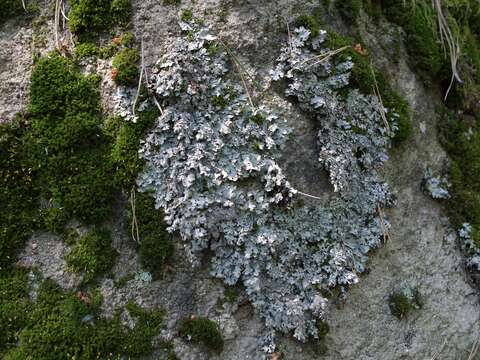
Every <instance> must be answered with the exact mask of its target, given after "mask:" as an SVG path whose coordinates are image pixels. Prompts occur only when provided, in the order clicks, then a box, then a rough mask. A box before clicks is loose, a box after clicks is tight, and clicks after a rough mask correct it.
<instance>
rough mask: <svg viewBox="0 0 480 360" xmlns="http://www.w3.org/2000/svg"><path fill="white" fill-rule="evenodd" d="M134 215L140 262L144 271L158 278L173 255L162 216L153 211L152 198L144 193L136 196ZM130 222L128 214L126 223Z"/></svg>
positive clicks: (153, 202)
mask: <svg viewBox="0 0 480 360" xmlns="http://www.w3.org/2000/svg"><path fill="white" fill-rule="evenodd" d="M135 213H136V218H137V224H138V230H139V237H140V244H139V248H138V253H139V256H140V262H141V264H142V266H143V267H144V268H145V269H146V270H148V271H149V272H151V273H152V274H153V275H157V276H158V275H159V274H160V272H161V271H162V269H163V267H164V265H165V264H166V263H167V262H168V261H169V260H170V259H171V257H172V255H173V243H172V238H171V235H170V234H169V233H168V232H167V230H166V227H167V226H166V224H165V222H164V220H163V218H164V215H163V213H162V212H161V211H159V210H156V209H155V201H154V199H153V197H152V196H151V195H150V194H145V193H137V194H136V202H135ZM132 221H133V218H132V213H131V212H130V214H129V222H128V223H129V224H131V223H132ZM129 231H131V229H129Z"/></svg>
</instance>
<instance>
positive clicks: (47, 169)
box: [25, 54, 115, 223]
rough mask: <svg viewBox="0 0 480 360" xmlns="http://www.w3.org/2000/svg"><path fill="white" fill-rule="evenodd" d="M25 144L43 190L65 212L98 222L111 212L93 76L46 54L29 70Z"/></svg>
mask: <svg viewBox="0 0 480 360" xmlns="http://www.w3.org/2000/svg"><path fill="white" fill-rule="evenodd" d="M28 117H29V119H30V121H31V128H30V129H29V131H28V133H27V134H26V141H25V147H26V151H27V154H28V157H29V161H30V164H31V167H32V168H33V169H35V170H36V172H37V175H38V179H37V181H38V183H39V185H40V186H41V189H42V196H43V197H44V198H46V199H49V200H50V201H51V202H52V203H53V204H56V207H59V208H63V209H64V211H65V212H66V214H67V217H68V218H69V217H75V218H78V219H79V220H81V221H85V222H87V223H97V222H100V221H102V220H103V219H105V217H106V216H107V215H108V214H109V213H110V210H111V207H112V204H113V199H114V193H115V186H114V183H113V180H112V167H111V164H110V161H109V158H108V154H109V143H108V141H107V138H106V137H105V136H104V134H103V132H102V130H101V127H100V126H101V124H102V115H101V107H100V94H99V91H98V79H97V78H96V77H85V76H83V75H82V74H81V73H80V71H79V70H78V69H76V68H75V66H74V65H73V64H72V63H71V62H70V61H69V60H67V59H64V58H62V57H61V56H60V55H58V54H50V55H49V56H47V57H45V58H42V59H40V60H39V61H38V63H37V64H36V66H35V69H34V71H33V74H32V79H31V86H30V104H29V107H28Z"/></svg>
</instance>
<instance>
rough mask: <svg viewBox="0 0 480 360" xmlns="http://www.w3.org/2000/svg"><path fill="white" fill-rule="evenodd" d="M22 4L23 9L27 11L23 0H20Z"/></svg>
mask: <svg viewBox="0 0 480 360" xmlns="http://www.w3.org/2000/svg"><path fill="white" fill-rule="evenodd" d="M22 6H23V10H25V12H28V11H27V6H26V5H25V0H22Z"/></svg>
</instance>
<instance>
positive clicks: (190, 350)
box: [0, 0, 480, 360]
mask: <svg viewBox="0 0 480 360" xmlns="http://www.w3.org/2000/svg"><path fill="white" fill-rule="evenodd" d="M133 3H134V28H135V33H136V35H137V37H138V38H139V39H142V40H143V42H144V49H145V59H146V65H147V68H148V67H149V66H151V65H152V64H153V63H154V62H155V61H156V59H157V58H158V57H159V55H160V54H161V51H162V49H163V48H164V47H165V46H168V44H164V42H163V39H164V38H165V36H166V35H167V34H168V33H173V34H175V33H178V32H179V29H178V26H177V24H176V22H177V19H178V16H179V14H180V13H181V11H182V9H193V13H194V14H196V15H197V16H200V17H202V18H204V19H205V21H206V22H207V23H209V24H212V27H213V28H214V29H218V33H219V35H220V36H221V37H222V39H224V40H225V41H226V42H227V43H228V44H230V46H232V48H233V49H234V51H235V53H236V54H238V56H239V57H240V58H241V61H242V62H244V63H245V64H246V66H247V67H248V68H249V69H255V71H258V72H260V73H261V72H262V71H264V70H265V69H267V68H270V67H271V65H272V64H273V62H274V59H275V57H276V56H277V54H278V51H279V48H280V47H281V44H282V41H281V39H282V38H283V36H284V31H285V28H286V20H285V19H288V20H289V21H291V20H292V19H294V18H295V17H296V16H297V15H299V14H301V13H303V12H309V11H311V10H312V7H313V5H314V4H315V3H317V2H316V1H307V0H305V1H300V0H297V1H293V0H278V1H261V0H243V1H224V0H205V1H185V0H184V1H182V5H181V6H180V7H175V6H163V5H162V4H161V1H158V0H135V1H133ZM361 24H362V26H361V31H362V35H363V37H364V39H365V41H366V43H367V49H369V51H370V52H371V53H374V54H375V57H374V60H375V62H376V65H377V66H378V67H380V68H381V69H382V70H384V71H386V72H387V73H389V74H390V75H391V76H392V79H393V82H394V84H395V86H396V88H397V89H398V90H399V91H400V92H401V93H403V94H404V95H405V96H406V98H407V100H408V101H409V103H410V105H411V108H412V115H413V116H412V118H413V127H414V131H413V136H412V137H411V139H410V140H408V142H407V143H406V144H404V145H403V146H402V147H400V148H396V149H393V150H392V152H391V159H390V160H389V161H388V162H387V166H386V171H385V173H384V177H385V179H386V180H388V181H389V183H390V184H391V187H392V190H393V191H394V192H395V193H396V194H397V198H398V203H397V206H396V207H395V208H393V209H390V210H389V211H388V212H387V214H386V215H387V216H388V217H389V219H390V222H391V224H392V229H391V240H390V241H389V242H387V243H386V244H385V245H384V246H383V247H382V248H381V249H379V250H378V251H377V252H376V253H375V254H372V256H371V262H370V265H369V269H370V271H369V272H368V274H365V275H364V276H363V277H362V279H361V281H360V283H359V284H358V285H356V286H354V287H353V288H351V289H350V290H349V291H348V293H347V296H346V297H345V300H343V301H334V302H332V303H331V304H330V312H329V316H328V319H327V320H328V323H329V325H330V333H329V334H328V336H327V337H326V339H325V345H326V347H327V349H328V350H327V352H326V354H325V355H324V357H320V356H319V355H316V354H315V349H314V346H313V345H312V344H307V345H303V344H300V343H298V342H295V341H293V340H292V339H290V338H288V337H283V338H282V339H281V340H280V344H279V350H280V351H281V352H282V354H283V358H285V359H298V360H310V359H317V358H325V359H332V360H333V359H335V360H337V359H345V360H350V359H351V360H367V359H368V360H373V359H382V360H383V359H385V360H389V359H431V358H437V359H452V360H453V359H465V360H466V359H467V358H468V354H469V352H470V349H471V347H472V346H473V344H474V342H475V341H476V340H477V339H479V338H480V306H479V294H478V291H477V290H476V289H474V288H473V287H472V286H471V285H470V283H469V280H468V278H467V275H466V272H465V270H464V266H463V264H464V259H463V257H462V253H461V251H460V249H459V246H458V244H457V239H456V236H455V234H454V232H453V231H452V230H451V229H450V227H449V224H448V220H447V219H446V217H445V215H444V213H443V210H442V207H441V204H439V203H438V202H435V201H433V200H431V199H429V198H427V197H426V196H425V195H424V194H423V193H422V191H421V188H420V182H421V179H422V177H423V174H424V171H425V168H426V167H430V168H432V169H433V170H434V171H439V170H441V168H442V166H443V165H444V163H445V161H446V155H445V153H444V152H443V150H442V149H441V147H440V145H439V143H438V140H437V133H436V122H437V117H436V114H435V105H436V103H438V102H439V101H440V100H441V95H440V94H437V93H432V92H430V91H428V90H426V89H425V88H424V87H423V85H422V84H421V82H420V81H419V80H418V79H417V78H416V76H415V74H414V72H413V71H412V70H411V69H410V68H409V66H408V64H407V61H406V58H407V57H406V53H405V51H404V49H401V56H400V59H399V61H398V62H394V61H393V60H390V59H392V58H393V57H392V54H391V53H390V51H391V50H390V49H391V46H389V44H390V43H391V41H392V38H391V36H390V35H389V33H390V32H391V31H389V29H391V27H392V26H391V25H389V24H382V27H380V28H376V27H374V26H371V25H369V23H368V20H366V19H362V22H361ZM329 25H330V26H331V27H333V28H334V29H335V30H337V31H340V32H348V28H347V27H346V26H344V25H343V24H341V23H340V22H338V20H335V19H332V21H331V24H329ZM33 32H34V30H33V27H32V24H24V23H20V24H18V23H8V24H6V25H4V26H2V27H1V28H0V121H5V120H10V119H12V118H13V116H14V115H15V113H16V112H18V111H22V109H24V108H25V105H26V100H27V88H28V79H29V73H30V68H31V66H32V64H33V52H32V51H30V49H31V46H34V45H33V40H34V39H33ZM49 43H50V44H51V42H49V41H47V42H45V44H44V50H42V51H45V50H46V49H48V48H49V45H48V44H49ZM35 46H36V45H35ZM395 60H398V59H395ZM105 76H107V75H105ZM291 125H292V127H294V129H295V132H294V138H293V140H292V142H291V145H290V146H288V147H287V149H291V150H290V151H289V150H286V152H285V154H284V160H283V161H284V164H285V166H286V172H287V174H288V175H289V176H290V177H291V181H292V183H293V184H294V185H295V186H297V187H301V188H302V189H305V191H306V192H310V193H313V194H315V195H320V194H322V193H324V192H328V191H331V189H328V186H329V185H328V182H327V181H326V176H325V173H324V172H323V171H322V170H321V169H319V168H318V166H316V164H317V159H316V155H315V154H317V153H318V151H317V149H316V141H315V138H316V131H315V125H314V124H313V123H312V121H311V120H310V119H308V118H307V117H305V115H304V114H301V113H297V114H294V115H292V118H291ZM117 215H118V216H117V220H116V222H115V224H114V228H115V229H116V231H115V233H114V239H115V244H114V245H115V247H116V248H117V249H118V250H119V252H120V256H119V258H118V262H117V265H116V267H115V268H114V271H113V274H114V276H113V279H111V278H106V279H103V280H102V282H101V291H102V294H103V295H104V298H105V301H104V312H105V315H107V316H109V315H111V314H112V313H113V310H114V309H115V308H116V307H118V306H121V305H125V304H126V303H127V302H128V301H129V300H135V301H136V302H138V303H139V304H140V305H142V306H145V307H147V308H153V307H160V308H164V309H165V310H166V311H167V318H168V319H167V326H166V329H165V330H164V332H163V333H162V334H161V335H160V338H162V339H168V340H171V339H174V348H175V351H176V354H177V356H178V357H179V359H181V360H197V359H198V360H200V359H215V360H217V359H218V360H220V359H222V360H240V359H242V360H243V359H252V360H257V359H263V358H264V354H263V353H262V352H261V351H260V350H259V344H258V340H259V336H260V335H261V333H262V330H263V325H262V320H261V319H259V318H258V317H257V316H256V315H255V314H254V312H253V310H252V308H251V307H250V306H249V305H248V303H247V302H245V299H244V297H243V295H240V297H239V298H238V299H236V300H235V302H234V303H233V304H226V303H222V302H223V301H222V299H223V298H224V288H223V285H222V284H221V283H220V282H218V281H216V280H213V279H211V278H210V277H209V276H208V270H207V269H206V268H202V269H200V270H193V269H191V267H190V266H189V264H188V263H186V262H185V260H184V259H183V257H182V249H181V248H180V246H178V248H177V249H176V260H175V266H174V269H173V270H172V272H170V273H167V274H166V275H165V276H164V278H162V279H158V280H154V281H151V282H150V281H145V279H143V278H142V276H141V268H140V266H139V264H138V258H137V255H136V254H135V244H132V243H131V241H130V240H129V239H128V235H127V234H125V232H124V230H123V224H122V220H121V218H122V217H121V214H117ZM67 252H68V249H67V247H66V246H65V245H63V243H62V242H60V241H59V240H58V239H56V238H54V237H52V236H51V235H48V234H40V235H35V236H33V237H32V239H31V240H30V242H29V243H28V245H27V247H26V249H25V251H24V252H23V253H22V254H21V255H20V263H21V264H23V265H24V266H29V267H31V266H35V267H37V268H38V269H39V270H40V271H41V272H42V273H43V275H44V276H46V277H50V278H52V279H54V280H55V281H57V282H59V283H60V284H61V286H62V287H64V288H73V287H75V286H77V285H78V283H79V281H80V279H79V278H77V277H76V276H74V275H72V274H70V273H68V271H66V266H65V263H64V260H63V257H64V256H65V255H66V253H67ZM129 274H133V278H132V279H131V280H129V281H128V282H127V284H126V285H125V286H124V287H121V288H117V287H116V286H115V284H114V279H115V280H119V279H120V278H122V277H123V276H126V275H129ZM402 285H410V286H417V287H418V289H419V291H420V293H421V295H422V298H423V301H424V306H423V308H422V309H421V310H419V311H417V312H415V313H412V314H411V315H409V316H408V318H406V319H403V320H398V319H397V318H395V317H394V316H392V315H391V313H390V310H389V307H388V296H389V295H390V294H391V293H392V292H393V291H395V290H396V289H398V288H399V287H401V286H402ZM192 314H197V315H202V316H208V317H210V318H212V319H214V320H217V321H218V322H219V324H220V326H221V329H222V332H223V334H224V337H225V340H226V343H225V350H224V351H223V353H222V354H221V355H218V356H216V355H212V354H209V353H207V352H205V351H203V349H201V348H197V347H195V346H193V345H191V344H189V343H188V342H186V341H184V339H180V338H176V336H177V334H176V322H177V320H179V319H181V318H182V317H185V316H189V315H192ZM436 354H437V355H436ZM159 356H160V355H159V354H156V355H153V356H152V359H157V358H161V357H159ZM435 356H436V357H435Z"/></svg>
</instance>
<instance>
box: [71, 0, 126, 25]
mask: <svg viewBox="0 0 480 360" xmlns="http://www.w3.org/2000/svg"><path fill="white" fill-rule="evenodd" d="M70 6H71V9H70V12H69V13H68V17H69V21H68V24H69V27H70V29H71V30H72V31H73V32H75V33H85V32H89V33H92V32H93V33H95V32H101V31H105V30H109V29H110V28H112V27H113V26H116V25H120V26H126V25H127V24H128V22H129V20H130V17H131V14H132V8H131V4H130V0H70Z"/></svg>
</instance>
